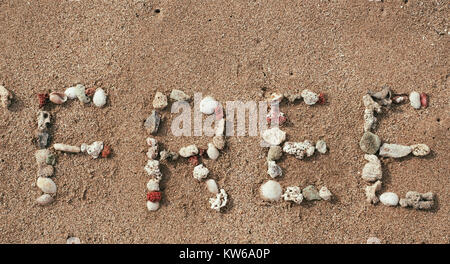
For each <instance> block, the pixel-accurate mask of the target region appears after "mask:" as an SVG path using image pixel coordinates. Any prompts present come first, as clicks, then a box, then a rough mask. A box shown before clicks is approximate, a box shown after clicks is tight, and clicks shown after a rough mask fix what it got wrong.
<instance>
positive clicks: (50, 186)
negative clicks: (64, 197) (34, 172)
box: [36, 177, 56, 194]
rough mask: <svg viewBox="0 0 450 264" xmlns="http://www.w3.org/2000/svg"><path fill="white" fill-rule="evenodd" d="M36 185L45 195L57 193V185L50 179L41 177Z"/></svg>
mask: <svg viewBox="0 0 450 264" xmlns="http://www.w3.org/2000/svg"><path fill="white" fill-rule="evenodd" d="M36 185H37V187H38V188H39V189H41V191H42V192H44V193H49V194H53V193H56V184H55V182H54V181H53V180H52V179H50V178H44V177H39V178H38V179H37V181H36Z"/></svg>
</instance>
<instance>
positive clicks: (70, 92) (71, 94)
mask: <svg viewBox="0 0 450 264" xmlns="http://www.w3.org/2000/svg"><path fill="white" fill-rule="evenodd" d="M64 94H65V95H66V96H67V98H68V99H75V98H77V88H75V87H69V88H67V89H66V90H65V91H64Z"/></svg>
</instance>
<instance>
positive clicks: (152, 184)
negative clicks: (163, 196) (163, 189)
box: [147, 179, 159, 192]
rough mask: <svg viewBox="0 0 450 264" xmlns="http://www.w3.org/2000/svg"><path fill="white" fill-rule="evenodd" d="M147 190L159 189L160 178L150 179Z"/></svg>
mask: <svg viewBox="0 0 450 264" xmlns="http://www.w3.org/2000/svg"><path fill="white" fill-rule="evenodd" d="M147 190H148V191H150V192H153V191H159V180H158V179H150V180H149V181H148V183H147Z"/></svg>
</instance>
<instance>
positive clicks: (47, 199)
mask: <svg viewBox="0 0 450 264" xmlns="http://www.w3.org/2000/svg"><path fill="white" fill-rule="evenodd" d="M52 202H53V197H51V196H50V194H47V193H46V194H43V195H41V196H39V197H38V198H37V199H36V203H38V204H39V205H42V206H45V205H48V204H51V203H52Z"/></svg>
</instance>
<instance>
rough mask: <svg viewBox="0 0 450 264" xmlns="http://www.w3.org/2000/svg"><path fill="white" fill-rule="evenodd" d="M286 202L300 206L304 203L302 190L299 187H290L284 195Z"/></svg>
mask: <svg viewBox="0 0 450 264" xmlns="http://www.w3.org/2000/svg"><path fill="white" fill-rule="evenodd" d="M282 196H283V199H284V200H285V201H291V202H294V203H296V204H300V203H301V202H302V201H303V195H302V190H301V189H300V187H298V186H289V187H287V188H286V191H285V192H284V194H283V195H282Z"/></svg>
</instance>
